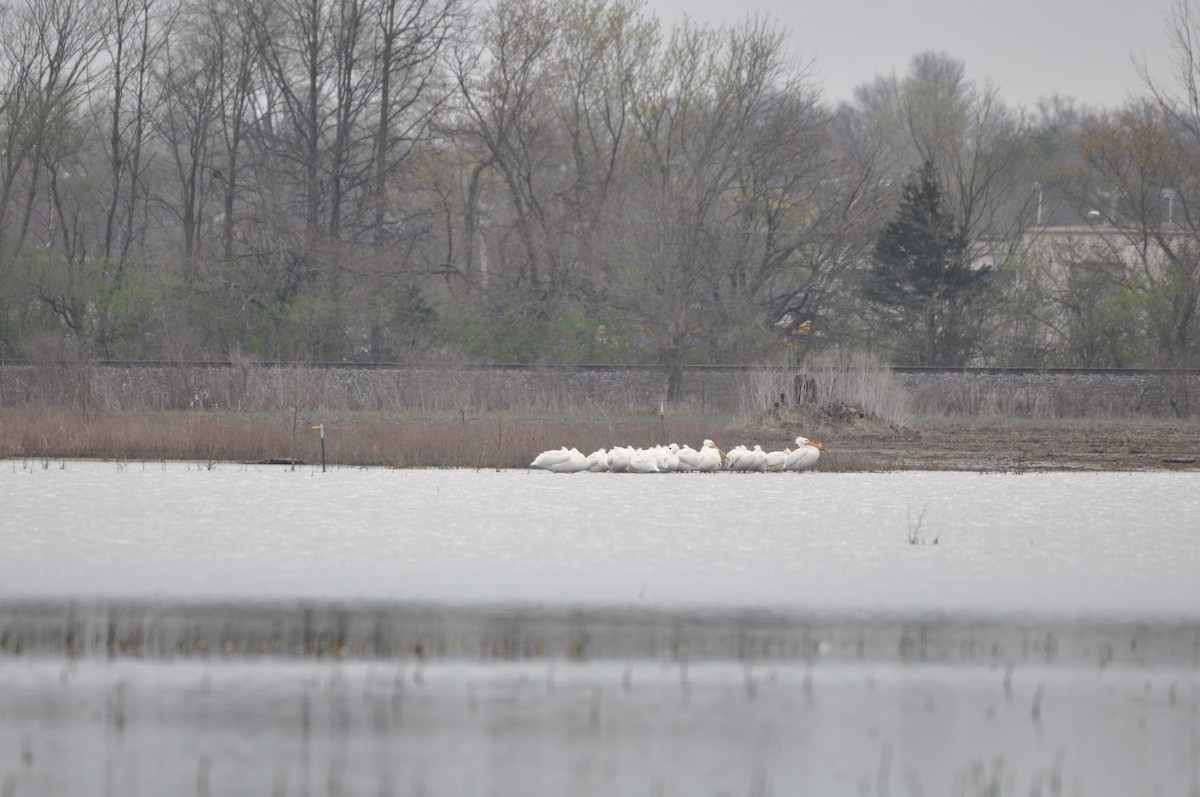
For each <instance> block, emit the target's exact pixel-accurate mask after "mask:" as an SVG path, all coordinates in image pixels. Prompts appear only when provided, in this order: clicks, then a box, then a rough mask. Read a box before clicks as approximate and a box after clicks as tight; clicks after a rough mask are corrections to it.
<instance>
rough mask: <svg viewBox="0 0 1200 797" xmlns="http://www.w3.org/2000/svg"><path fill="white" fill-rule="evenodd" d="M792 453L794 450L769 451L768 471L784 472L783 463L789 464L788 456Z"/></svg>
mask: <svg viewBox="0 0 1200 797" xmlns="http://www.w3.org/2000/svg"><path fill="white" fill-rule="evenodd" d="M791 452H792V450H791V449H790V448H785V449H783V450H782V451H768V452H767V470H769V471H774V472H779V471H781V470H783V463H784V462H787V457H788V454H790V453H791Z"/></svg>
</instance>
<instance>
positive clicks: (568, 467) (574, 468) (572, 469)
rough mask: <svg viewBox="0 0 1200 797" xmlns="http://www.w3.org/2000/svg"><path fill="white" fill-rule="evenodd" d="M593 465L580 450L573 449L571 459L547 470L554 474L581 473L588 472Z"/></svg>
mask: <svg viewBox="0 0 1200 797" xmlns="http://www.w3.org/2000/svg"><path fill="white" fill-rule="evenodd" d="M591 464H592V463H591V462H589V461H588V458H587V457H585V456H584V455H583V454H582V453H580V451H579V449H578V448H572V449H571V451H570V456H569V457H567V458H566V459H565V460H563V461H562V462H556V463H554V464H553V465H549V466H547V468H546V470H548V471H550V472H552V473H579V472H580V471H585V470H587V469H588V468H589V467H591Z"/></svg>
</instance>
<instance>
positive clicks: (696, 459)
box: [672, 443, 700, 470]
mask: <svg viewBox="0 0 1200 797" xmlns="http://www.w3.org/2000/svg"><path fill="white" fill-rule="evenodd" d="M672 445H674V443H672ZM675 456H677V457H679V469H680V470H699V469H700V452H699V451H697V450H696V449H694V448H692V447H691V446H689V445H684V446H683V448H680V449H677V450H676V451H675Z"/></svg>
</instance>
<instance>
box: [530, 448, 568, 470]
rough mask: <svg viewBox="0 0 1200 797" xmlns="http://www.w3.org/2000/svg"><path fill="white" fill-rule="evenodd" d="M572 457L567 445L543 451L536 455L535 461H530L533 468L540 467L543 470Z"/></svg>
mask: <svg viewBox="0 0 1200 797" xmlns="http://www.w3.org/2000/svg"><path fill="white" fill-rule="evenodd" d="M570 458H571V451H570V449H568V448H567V447H566V446H563V447H562V448H557V449H551V450H550V451H543V452H542V453H540V454H538V455H537V456H536V457H534V459H533V462H530V463H529V467H531V468H540V469H542V470H550V466H551V465H557V464H559V463H560V462H566V461H567V460H568V459H570Z"/></svg>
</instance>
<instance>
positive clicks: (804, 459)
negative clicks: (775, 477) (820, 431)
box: [783, 437, 825, 471]
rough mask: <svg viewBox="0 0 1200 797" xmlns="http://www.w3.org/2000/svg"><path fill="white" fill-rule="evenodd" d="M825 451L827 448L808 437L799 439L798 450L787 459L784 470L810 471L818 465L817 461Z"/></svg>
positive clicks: (797, 439)
mask: <svg viewBox="0 0 1200 797" xmlns="http://www.w3.org/2000/svg"><path fill="white" fill-rule="evenodd" d="M824 450H825V446H823V445H821V444H820V443H818V442H816V441H814V440H809V439H808V438H807V437H797V438H796V450H795V451H793V452H792V453H790V454H788V456H787V459H786V460H784V462H783V469H784V470H798V471H804V470H808V469H809V468H811V467H812V466H813V465H816V464H817V459H818V458H819V457H820V456H821V452H822V451H824Z"/></svg>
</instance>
